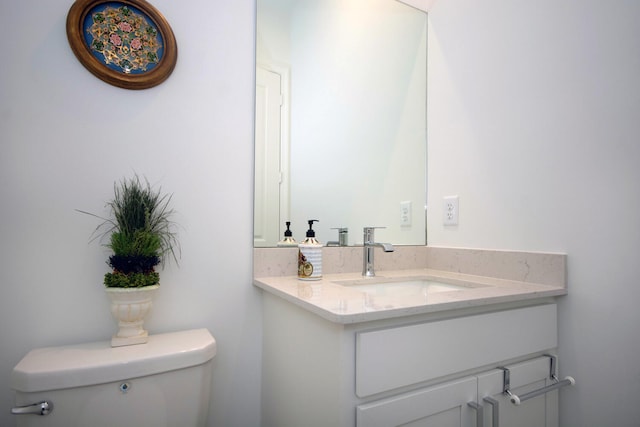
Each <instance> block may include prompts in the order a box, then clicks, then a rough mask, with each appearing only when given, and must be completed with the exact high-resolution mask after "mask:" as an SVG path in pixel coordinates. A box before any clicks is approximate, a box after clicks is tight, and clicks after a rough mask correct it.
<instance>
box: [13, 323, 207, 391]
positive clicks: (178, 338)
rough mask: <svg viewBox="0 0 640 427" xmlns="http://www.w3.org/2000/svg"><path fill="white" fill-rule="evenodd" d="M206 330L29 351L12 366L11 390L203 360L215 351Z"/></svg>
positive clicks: (134, 374)
mask: <svg viewBox="0 0 640 427" xmlns="http://www.w3.org/2000/svg"><path fill="white" fill-rule="evenodd" d="M216 351H217V347H216V341H215V339H214V338H213V336H212V335H211V334H210V333H209V331H208V330H207V329H193V330H188V331H180V332H172V333H166V334H158V335H150V336H149V341H148V342H147V343H146V344H138V345H131V346H124V347H111V343H110V341H104V342H96V343H89V344H78V345H68V346H63V347H47V348H38V349H35V350H31V351H30V352H29V353H27V355H26V356H24V357H23V358H22V360H21V361H20V362H19V363H18V364H17V365H16V366H15V368H13V371H12V372H11V388H12V389H14V390H16V391H21V392H37V391H46V390H58V389H64V388H72V387H82V386H88V385H94V384H102V383H108V382H113V381H121V380H126V379H131V378H138V377H143V376H147V375H154V374H158V373H162V372H168V371H173V370H176V369H183V368H188V367H192V366H197V365H201V364H204V363H206V362H208V361H209V360H211V359H212V358H213V357H214V356H215V355H216Z"/></svg>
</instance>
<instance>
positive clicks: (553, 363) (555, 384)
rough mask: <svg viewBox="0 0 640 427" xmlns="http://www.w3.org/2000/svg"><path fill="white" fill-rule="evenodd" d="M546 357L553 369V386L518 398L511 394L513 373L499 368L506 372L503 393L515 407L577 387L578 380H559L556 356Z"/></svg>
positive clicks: (566, 378)
mask: <svg viewBox="0 0 640 427" xmlns="http://www.w3.org/2000/svg"><path fill="white" fill-rule="evenodd" d="M545 356H547V357H548V358H549V359H550V363H551V367H550V369H549V378H551V380H552V381H553V384H550V385H548V386H545V387H542V388H539V389H537V390H533V391H530V392H528V393H525V394H522V395H520V396H517V395H515V394H513V393H512V392H511V373H510V372H509V369H508V368H505V367H499V369H502V371H503V372H504V380H503V392H504V394H506V395H507V396H509V400H510V401H511V403H513V404H514V405H519V404H520V403H522V402H524V401H526V400H529V399H532V398H534V397H536V396H540V395H541V394H545V393H548V392H550V391H553V390H557V389H559V388H561V387H565V386H568V385H575V383H576V380H574V379H573V377H569V376H567V377H565V378H564V379H563V380H562V381H560V380H559V379H558V376H557V375H556V356H554V355H552V354H545Z"/></svg>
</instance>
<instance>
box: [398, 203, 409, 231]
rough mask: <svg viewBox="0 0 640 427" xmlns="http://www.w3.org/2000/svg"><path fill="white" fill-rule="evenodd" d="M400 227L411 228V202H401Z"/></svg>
mask: <svg viewBox="0 0 640 427" xmlns="http://www.w3.org/2000/svg"><path fill="white" fill-rule="evenodd" d="M400 226H402V227H409V226H411V202H400Z"/></svg>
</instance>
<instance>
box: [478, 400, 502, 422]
mask: <svg viewBox="0 0 640 427" xmlns="http://www.w3.org/2000/svg"><path fill="white" fill-rule="evenodd" d="M482 400H484V401H485V402H487V403H488V404H489V405H491V427H500V404H499V403H498V401H497V400H495V399H494V398H493V397H489V396H487V397H485V398H484V399H482Z"/></svg>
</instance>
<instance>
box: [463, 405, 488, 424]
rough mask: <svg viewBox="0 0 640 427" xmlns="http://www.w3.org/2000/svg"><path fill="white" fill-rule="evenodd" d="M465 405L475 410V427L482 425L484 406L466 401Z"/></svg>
mask: <svg viewBox="0 0 640 427" xmlns="http://www.w3.org/2000/svg"><path fill="white" fill-rule="evenodd" d="M467 406H468V407H470V408H473V409H475V410H476V427H483V425H484V408H483V407H482V405H478V404H477V403H476V402H467Z"/></svg>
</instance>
